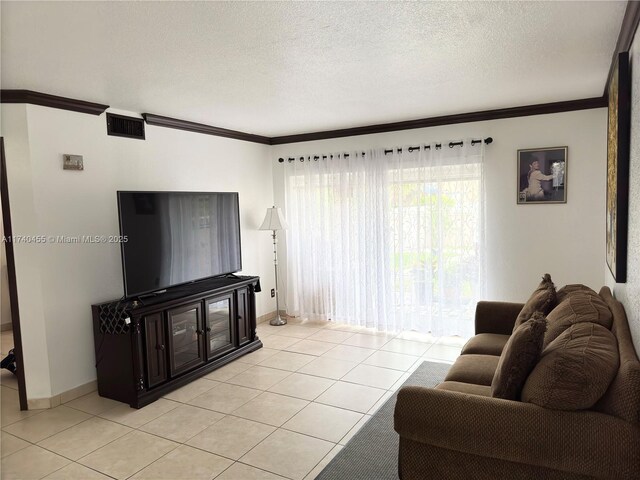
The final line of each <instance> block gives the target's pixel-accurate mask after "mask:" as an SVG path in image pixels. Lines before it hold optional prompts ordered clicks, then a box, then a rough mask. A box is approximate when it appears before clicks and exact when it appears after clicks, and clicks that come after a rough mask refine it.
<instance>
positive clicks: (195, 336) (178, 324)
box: [168, 303, 204, 375]
mask: <svg viewBox="0 0 640 480" xmlns="http://www.w3.org/2000/svg"><path fill="white" fill-rule="evenodd" d="M168 316H169V341H170V345H171V351H170V359H171V374H172V375H175V374H177V373H181V372H184V371H186V370H190V369H191V368H194V367H197V366H198V365H201V364H202V363H204V352H203V349H202V334H203V333H204V331H203V329H202V315H201V307H200V303H196V304H191V305H187V306H184V307H178V308H174V309H172V310H169V311H168Z"/></svg>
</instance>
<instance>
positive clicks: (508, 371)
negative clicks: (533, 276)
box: [491, 312, 547, 400]
mask: <svg viewBox="0 0 640 480" xmlns="http://www.w3.org/2000/svg"><path fill="white" fill-rule="evenodd" d="M546 328H547V319H546V318H545V317H544V315H543V314H542V313H540V312H536V313H534V314H533V316H532V317H531V318H530V319H529V320H527V321H526V322H524V323H523V324H522V325H520V326H519V327H517V328H516V329H515V331H514V332H513V334H512V335H511V337H509V340H508V341H507V343H506V345H505V346H504V349H503V350H502V354H501V355H500V360H499V361H498V368H496V372H495V374H494V375H493V381H492V382H491V396H493V397H496V398H504V399H507V400H519V399H520V393H521V392H522V387H523V386H524V382H525V381H526V380H527V377H528V376H529V373H531V370H533V367H535V366H536V363H538V359H539V358H540V352H541V351H542V341H543V340H544V331H545V329H546Z"/></svg>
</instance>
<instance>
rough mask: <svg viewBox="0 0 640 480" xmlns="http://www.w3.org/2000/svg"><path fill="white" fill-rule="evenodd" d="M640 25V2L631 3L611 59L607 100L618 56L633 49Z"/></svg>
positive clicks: (606, 93)
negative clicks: (639, 25)
mask: <svg viewBox="0 0 640 480" xmlns="http://www.w3.org/2000/svg"><path fill="white" fill-rule="evenodd" d="M639 23H640V2H638V1H629V2H627V9H626V10H625V11H624V17H623V19H622V25H621V26H620V33H619V34H618V41H617V43H616V48H615V50H614V51H613V56H612V57H611V65H610V66H609V73H608V74H607V81H606V82H605V86H604V93H603V94H602V95H603V96H604V97H605V98H606V97H608V96H609V84H610V83H611V76H612V75H613V68H614V66H615V64H616V61H617V60H618V54H619V53H620V52H627V51H629V49H630V48H631V44H632V43H633V37H635V34H636V31H637V30H638V24H639Z"/></svg>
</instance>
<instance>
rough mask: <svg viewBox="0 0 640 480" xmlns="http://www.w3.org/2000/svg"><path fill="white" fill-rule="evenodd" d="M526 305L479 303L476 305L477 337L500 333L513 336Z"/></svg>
mask: <svg viewBox="0 0 640 480" xmlns="http://www.w3.org/2000/svg"><path fill="white" fill-rule="evenodd" d="M522 307H524V303H511V302H486V301H485V302H478V304H477V305H476V335H477V334H479V333H498V334H501V335H511V332H512V331H513V326H514V325H515V323H516V318H518V314H519V313H520V310H522Z"/></svg>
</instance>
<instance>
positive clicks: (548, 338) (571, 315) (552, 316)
mask: <svg viewBox="0 0 640 480" xmlns="http://www.w3.org/2000/svg"><path fill="white" fill-rule="evenodd" d="M547 320H548V322H549V323H548V324H547V333H546V334H545V336H544V345H543V348H546V347H547V346H548V345H549V344H550V343H551V342H553V341H554V340H555V339H556V338H558V337H559V336H560V334H561V333H562V332H564V331H565V330H566V329H567V328H569V327H570V326H571V325H575V324H576V323H580V322H591V323H597V324H598V325H602V326H603V327H605V328H606V329H607V330H611V324H612V322H613V315H612V313H611V310H609V307H608V306H607V304H606V303H605V301H604V300H603V299H602V298H601V297H600V296H599V295H598V294H597V293H596V292H593V291H592V292H589V291H586V290H580V291H576V292H573V293H571V294H569V295H566V296H564V298H563V300H562V301H561V302H560V303H559V304H558V306H557V307H556V308H554V309H553V310H551V313H549V315H547Z"/></svg>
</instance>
